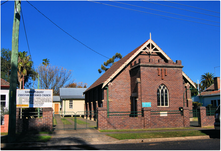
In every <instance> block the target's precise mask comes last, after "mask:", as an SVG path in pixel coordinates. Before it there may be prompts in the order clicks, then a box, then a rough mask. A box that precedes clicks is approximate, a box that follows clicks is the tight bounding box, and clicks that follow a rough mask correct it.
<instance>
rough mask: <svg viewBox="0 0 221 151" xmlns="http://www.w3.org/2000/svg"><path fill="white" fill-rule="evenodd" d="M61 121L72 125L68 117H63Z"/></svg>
mask: <svg viewBox="0 0 221 151" xmlns="http://www.w3.org/2000/svg"><path fill="white" fill-rule="evenodd" d="M61 121H62V123H63V124H64V125H72V124H71V122H69V121H68V120H67V119H65V118H62V119H61Z"/></svg>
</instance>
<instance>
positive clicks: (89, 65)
mask: <svg viewBox="0 0 221 151" xmlns="http://www.w3.org/2000/svg"><path fill="white" fill-rule="evenodd" d="M1 3H2V2H1ZM30 3H31V4H32V5H33V6H35V7H36V8H37V9H38V10H39V11H41V12H42V13H43V14H44V15H45V16H47V17H48V18H49V19H50V20H52V21H53V22H54V23H56V24H57V25H58V26H59V27H61V28H62V29H63V30H65V31H66V32H67V33H69V34H70V35H72V36H73V37H74V38H76V39H78V40H79V41H81V42H82V43H84V44H85V45H87V46H88V47H90V48H92V49H93V50H95V51H97V52H99V53H100V54H102V55H104V56H107V57H108V58H111V57H112V56H113V55H114V54H115V53H116V52H118V53H121V54H122V56H125V55H127V54H128V53H129V52H131V51H132V50H134V49H135V48H137V47H138V46H140V45H141V44H142V43H144V42H145V41H146V40H148V39H149V33H150V32H151V34H152V40H153V41H154V42H155V43H156V44H157V45H158V46H159V47H160V48H161V49H162V50H163V51H164V52H165V53H166V54H167V55H168V56H169V57H170V58H171V59H172V60H173V61H176V60H181V61H182V65H183V66H184V68H183V71H184V72H185V73H186V74H187V75H188V76H189V77H190V78H191V79H192V80H193V81H194V82H197V80H200V78H201V75H202V74H204V73H206V72H210V73H214V72H215V76H220V67H219V66H220V2H219V1H212V2H209V1H176V2H173V1H172V2H171V1H170V2H167V1H164V2H162V1H153V2H149V1H122V2H121V3H118V2H113V1H100V2H99V3H95V2H89V1H81V2H79V1H65V2H61V1H47V2H46V1H30ZM132 5H133V6H132ZM21 6H22V12H23V16H24V22H25V27H26V32H27V36H28V42H29V46H30V52H31V57H32V60H33V62H34V67H35V68H37V66H38V65H40V64H41V63H42V59H45V58H48V59H49V60H50V64H51V65H55V66H62V67H64V68H66V69H68V70H72V71H73V75H72V80H75V82H83V83H87V84H88V86H90V85H91V84H92V83H93V82H95V81H96V80H97V79H98V78H99V77H100V76H101V74H99V73H98V69H99V68H100V66H101V64H103V62H105V61H106V60H107V58H105V57H103V56H101V55H99V54H97V53H95V52H93V51H91V50H90V49H88V48H87V47H85V46H84V45H82V44H81V43H79V42H78V41H76V40H74V39H73V38H71V37H70V36H68V35H67V34H66V33H64V32H63V31H62V30H60V29H59V28H58V27H56V26H55V25H54V24H52V23H51V22H50V21H49V20H48V19H46V18H45V17H44V16H43V15H42V14H40V13H39V12H38V11H36V9H34V8H33V7H32V6H31V5H30V4H29V3H27V2H26V1H22V4H21ZM209 10H210V11H209ZM13 13H14V2H13V1H9V2H6V3H4V4H3V5H2V6H1V48H6V49H7V48H9V49H10V50H11V47H12V44H11V41H12V40H11V39H12V26H13ZM19 51H27V52H28V54H30V53H29V51H28V46H27V42H26V38H25V34H24V26H23V22H22V20H21V24H20V33H19Z"/></svg>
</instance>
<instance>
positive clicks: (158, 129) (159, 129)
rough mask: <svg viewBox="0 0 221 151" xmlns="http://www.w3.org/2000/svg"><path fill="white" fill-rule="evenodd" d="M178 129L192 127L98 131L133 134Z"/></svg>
mask: <svg viewBox="0 0 221 151" xmlns="http://www.w3.org/2000/svg"><path fill="white" fill-rule="evenodd" d="M179 129H194V128H192V127H185V128H184V127H180V128H179V127H178V128H151V129H119V130H116V129H112V130H99V131H100V132H134V131H161V130H162V131H163V130H179Z"/></svg>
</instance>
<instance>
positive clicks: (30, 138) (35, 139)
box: [1, 135, 51, 143]
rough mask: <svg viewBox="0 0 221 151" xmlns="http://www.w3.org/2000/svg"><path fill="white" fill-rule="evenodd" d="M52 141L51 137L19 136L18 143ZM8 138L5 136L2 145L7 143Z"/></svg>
mask: <svg viewBox="0 0 221 151" xmlns="http://www.w3.org/2000/svg"><path fill="white" fill-rule="evenodd" d="M50 139H51V136H36V135H34V136H33V135H24V136H22V137H21V136H17V141H16V142H17V143H20V142H47V141H49V140H50ZM7 142H8V136H7V135H6V136H4V137H2V138H1V143H7Z"/></svg>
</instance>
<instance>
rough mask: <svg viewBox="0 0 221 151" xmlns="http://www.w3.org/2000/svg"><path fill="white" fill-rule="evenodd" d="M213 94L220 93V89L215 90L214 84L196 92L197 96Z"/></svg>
mask: <svg viewBox="0 0 221 151" xmlns="http://www.w3.org/2000/svg"><path fill="white" fill-rule="evenodd" d="M213 95H220V90H215V87H214V84H212V85H211V86H210V87H208V88H207V89H206V90H204V91H203V92H201V93H200V94H198V96H213Z"/></svg>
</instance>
